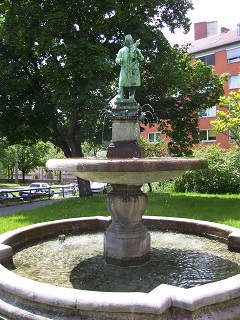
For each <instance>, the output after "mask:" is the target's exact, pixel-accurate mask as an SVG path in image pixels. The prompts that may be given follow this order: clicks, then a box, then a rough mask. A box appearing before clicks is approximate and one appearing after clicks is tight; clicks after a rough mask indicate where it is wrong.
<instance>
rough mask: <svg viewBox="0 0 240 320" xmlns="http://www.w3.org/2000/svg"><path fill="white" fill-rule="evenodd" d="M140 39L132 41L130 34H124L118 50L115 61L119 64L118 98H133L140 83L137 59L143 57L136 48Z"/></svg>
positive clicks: (142, 58)
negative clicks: (123, 43)
mask: <svg viewBox="0 0 240 320" xmlns="http://www.w3.org/2000/svg"><path fill="white" fill-rule="evenodd" d="M139 44H140V40H137V41H136V43H135V44H134V43H133V38H132V36H131V35H130V34H128V35H126V36H125V46H124V47H123V48H122V49H120V50H119V51H118V54H117V57H116V63H118V64H120V65H121V71H120V77H119V98H121V99H135V91H136V87H139V86H140V85H141V79H140V71H139V61H143V60H144V57H143V55H142V53H141V51H140V50H139V49H138V46H139Z"/></svg>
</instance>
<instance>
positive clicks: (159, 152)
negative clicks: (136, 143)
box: [140, 137, 169, 157]
mask: <svg viewBox="0 0 240 320" xmlns="http://www.w3.org/2000/svg"><path fill="white" fill-rule="evenodd" d="M140 143H141V145H142V146H143V149H144V155H145V157H164V156H169V151H168V144H167V142H166V141H165V140H158V141H155V142H152V141H149V140H148V139H144V138H143V137H140Z"/></svg>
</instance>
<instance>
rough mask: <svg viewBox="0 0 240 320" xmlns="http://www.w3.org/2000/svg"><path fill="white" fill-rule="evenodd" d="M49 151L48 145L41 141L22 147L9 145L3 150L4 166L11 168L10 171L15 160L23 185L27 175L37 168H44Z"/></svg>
mask: <svg viewBox="0 0 240 320" xmlns="http://www.w3.org/2000/svg"><path fill="white" fill-rule="evenodd" d="M49 150H50V145H49V143H44V142H42V141H40V142H38V143H37V144H35V145H32V144H29V143H27V142H26V143H25V144H24V145H20V144H16V145H11V146H9V147H8V148H7V149H6V150H5V155H6V158H5V162H4V164H5V165H8V166H11V168H12V170H13V168H14V166H15V162H16V160H17V163H18V168H19V169H20V170H21V171H22V176H23V183H24V182H25V176H26V174H27V173H29V172H31V171H32V170H34V169H36V168H37V167H43V166H45V163H46V160H47V158H48V157H47V155H48V152H49Z"/></svg>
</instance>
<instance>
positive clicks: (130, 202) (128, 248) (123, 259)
mask: <svg viewBox="0 0 240 320" xmlns="http://www.w3.org/2000/svg"><path fill="white" fill-rule="evenodd" d="M112 187H113V190H112V191H111V192H110V193H109V194H108V196H107V208H108V210H109V211H110V213H111V217H112V223H111V225H110V226H109V228H108V229H107V230H106V232H105V235H104V257H105V261H106V262H107V263H110V264H114V265H119V266H135V265H141V264H144V263H146V262H147V261H149V260H150V235H149V233H148V231H147V229H146V227H145V226H144V225H143V224H142V216H143V213H144V211H145V209H146V207H147V202H148V198H147V195H146V194H144V193H143V192H142V191H141V186H130V185H112Z"/></svg>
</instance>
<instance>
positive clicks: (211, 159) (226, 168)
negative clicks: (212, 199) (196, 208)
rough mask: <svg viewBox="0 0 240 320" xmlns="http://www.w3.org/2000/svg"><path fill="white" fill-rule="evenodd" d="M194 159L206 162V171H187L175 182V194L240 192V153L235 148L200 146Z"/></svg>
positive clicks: (195, 151) (195, 152)
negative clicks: (201, 159)
mask: <svg viewBox="0 0 240 320" xmlns="http://www.w3.org/2000/svg"><path fill="white" fill-rule="evenodd" d="M193 155H194V156H195V157H199V158H204V159H206V160H207V161H208V169H204V170H196V171H188V172H186V173H184V174H183V175H182V176H181V177H179V178H177V179H176V180H175V191H176V192H199V193H209V194H226V193H233V194H235V193H236V194H237V193H239V192H240V152H239V148H237V147H236V146H235V147H234V146H233V147H232V148H231V149H229V150H226V149H222V148H220V147H219V146H218V145H211V146H204V145H200V146H199V147H198V148H197V149H196V150H194V154H193Z"/></svg>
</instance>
